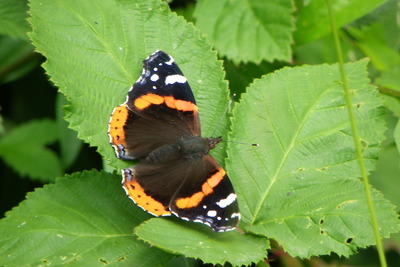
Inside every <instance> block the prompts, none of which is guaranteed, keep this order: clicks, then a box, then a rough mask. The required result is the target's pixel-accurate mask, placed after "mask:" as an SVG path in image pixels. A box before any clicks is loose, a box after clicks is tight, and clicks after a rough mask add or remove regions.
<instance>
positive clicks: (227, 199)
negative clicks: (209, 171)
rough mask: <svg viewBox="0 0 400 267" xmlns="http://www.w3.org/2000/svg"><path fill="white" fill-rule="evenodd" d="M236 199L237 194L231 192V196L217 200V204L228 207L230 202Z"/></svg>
mask: <svg viewBox="0 0 400 267" xmlns="http://www.w3.org/2000/svg"><path fill="white" fill-rule="evenodd" d="M235 200H236V194H234V193H231V194H229V196H228V197H227V198H225V199H221V200H220V201H218V202H217V205H218V206H219V207H220V208H226V207H228V206H229V205H230V204H232V203H233V202H234V201H235Z"/></svg>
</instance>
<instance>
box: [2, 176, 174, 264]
mask: <svg viewBox="0 0 400 267" xmlns="http://www.w3.org/2000/svg"><path fill="white" fill-rule="evenodd" d="M138 211H139V208H137V207H135V206H134V205H133V204H132V201H130V200H129V199H128V198H127V197H126V196H125V193H124V191H123V190H122V188H121V185H120V177H119V176H117V175H115V174H109V173H105V172H95V171H90V172H89V171H87V172H84V173H76V174H74V175H72V176H66V177H63V178H59V179H57V181H56V183H55V184H51V185H47V186H45V187H44V188H41V189H36V190H35V192H33V193H29V194H28V196H27V199H26V200H25V201H23V202H22V203H21V204H20V205H19V206H18V207H16V208H14V209H13V210H12V211H10V212H8V213H7V214H6V218H4V219H2V220H0V262H1V263H2V265H6V266H25V265H32V266H39V265H51V266H58V265H64V264H75V266H83V265H85V266H102V265H105V264H119V265H122V266H154V265H157V264H160V265H162V264H163V263H165V262H166V261H167V260H168V258H169V257H170V256H169V255H168V254H166V253H164V252H162V251H160V250H158V249H156V248H150V247H148V246H147V245H145V244H144V243H143V242H140V241H137V240H136V238H135V237H134V236H133V235H132V229H133V227H134V226H135V225H138V224H139V223H140V222H141V221H142V220H144V219H145V218H148V217H149V216H148V215H146V214H144V213H143V212H138ZM28 252H29V253H28Z"/></svg>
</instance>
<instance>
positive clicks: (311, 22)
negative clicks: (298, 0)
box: [294, 0, 386, 45]
mask: <svg viewBox="0 0 400 267" xmlns="http://www.w3.org/2000/svg"><path fill="white" fill-rule="evenodd" d="M385 1H386V0H352V1H332V8H333V10H334V15H335V20H336V24H337V26H338V27H342V26H344V25H346V24H347V23H350V22H352V21H353V20H355V19H357V18H359V17H361V16H363V15H365V14H367V13H369V12H371V11H372V10H373V9H375V8H377V7H378V6H379V5H381V4H382V3H384V2H385ZM296 26H297V27H296V28H297V31H295V33H294V40H295V43H296V44H297V45H299V44H304V43H308V42H310V41H313V40H316V39H318V38H320V37H322V36H324V35H327V34H329V33H330V32H331V28H330V23H329V20H328V8H327V5H326V1H325V0H313V1H307V4H305V5H304V6H302V7H299V11H298V17H297V20H296Z"/></svg>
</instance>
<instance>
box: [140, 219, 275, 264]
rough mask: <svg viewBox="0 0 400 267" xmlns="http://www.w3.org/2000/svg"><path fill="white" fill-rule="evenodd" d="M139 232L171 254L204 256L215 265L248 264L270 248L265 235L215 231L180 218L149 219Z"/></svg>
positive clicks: (147, 240) (204, 259)
mask: <svg viewBox="0 0 400 267" xmlns="http://www.w3.org/2000/svg"><path fill="white" fill-rule="evenodd" d="M181 224H186V225H187V227H188V228H187V230H186V231H182V227H180V225H181ZM165 229H168V231H165ZM135 234H137V235H138V236H139V238H140V239H142V240H143V241H145V242H148V243H150V244H155V245H156V246H157V247H160V248H163V249H165V250H166V251H169V252H171V253H179V254H183V255H185V256H187V257H195V258H200V259H201V260H202V261H203V262H205V263H211V264H224V263H225V262H229V263H231V264H232V265H233V266H241V265H246V266H248V265H250V264H251V263H252V262H254V263H256V262H258V261H260V260H262V259H263V258H264V257H265V255H266V253H267V249H268V248H269V244H268V240H266V239H265V238H263V237H258V236H254V235H244V234H241V233H239V232H238V231H231V232H225V233H215V232H213V231H212V230H211V229H210V228H209V227H207V226H205V225H201V224H198V223H191V222H182V221H181V220H179V219H164V218H158V219H151V220H148V221H147V222H145V223H143V224H141V225H140V226H138V227H137V228H136V229H135ZM172 240H173V242H172Z"/></svg>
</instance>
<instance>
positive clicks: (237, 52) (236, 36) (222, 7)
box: [194, 0, 294, 63]
mask: <svg viewBox="0 0 400 267" xmlns="http://www.w3.org/2000/svg"><path fill="white" fill-rule="evenodd" d="M292 11H293V6H292V1H290V0H272V1H259V0H237V1H229V0H219V1H213V0H202V1H199V2H198V4H197V7H196V10H195V14H194V16H195V18H196V25H197V26H198V27H199V29H200V30H202V31H203V32H204V33H206V34H207V35H208V37H209V38H210V39H211V40H212V41H213V43H214V44H215V47H216V48H217V49H218V51H219V52H220V53H221V55H223V56H227V57H228V58H229V59H231V60H232V61H234V62H241V61H243V62H248V61H251V62H255V63H260V62H261V61H262V60H266V61H274V60H285V61H289V60H290V59H291V50H290V45H291V43H292V31H293V30H294V21H293V18H292V17H291V12H292Z"/></svg>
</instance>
